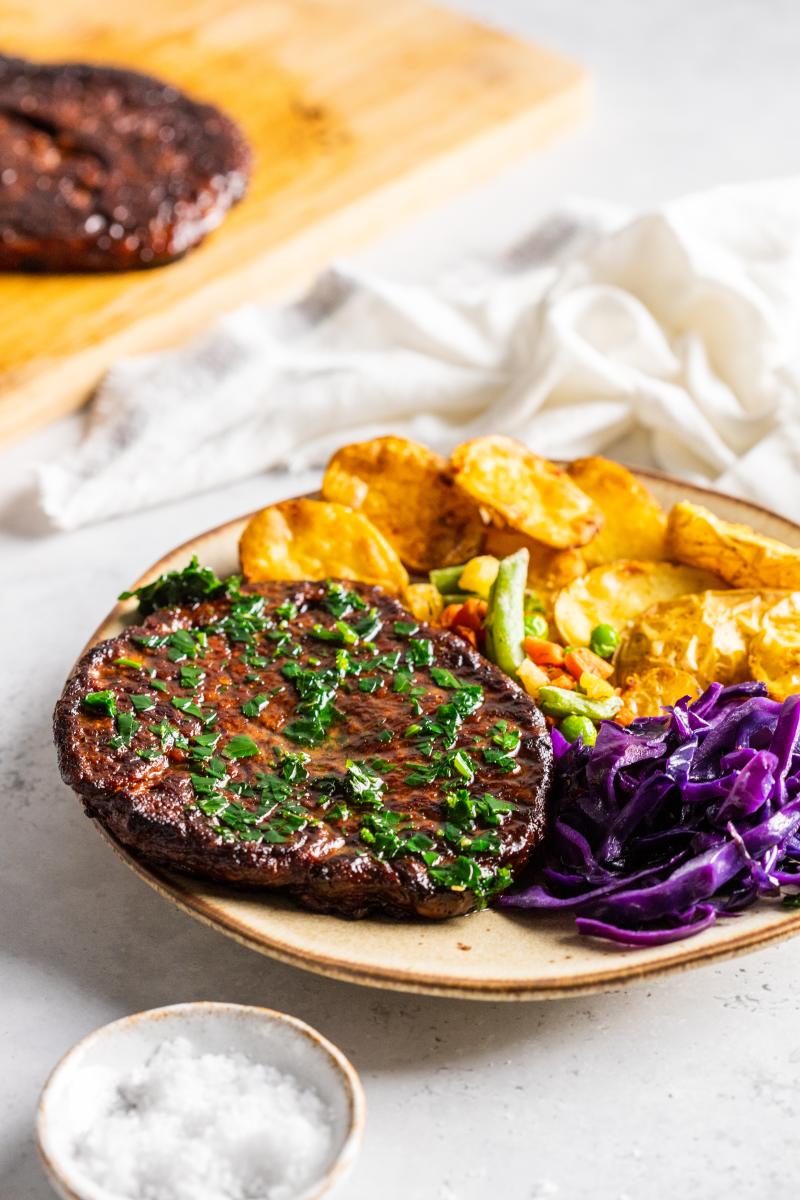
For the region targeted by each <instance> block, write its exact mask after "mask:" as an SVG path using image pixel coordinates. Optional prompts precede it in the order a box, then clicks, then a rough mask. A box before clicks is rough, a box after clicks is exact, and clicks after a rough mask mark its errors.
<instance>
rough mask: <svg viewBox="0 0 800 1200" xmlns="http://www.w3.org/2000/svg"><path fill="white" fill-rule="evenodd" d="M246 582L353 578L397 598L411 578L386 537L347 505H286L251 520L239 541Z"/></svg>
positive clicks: (314, 502) (312, 502)
mask: <svg viewBox="0 0 800 1200" xmlns="http://www.w3.org/2000/svg"><path fill="white" fill-rule="evenodd" d="M239 557H240V559H241V563H242V571H243V573H244V577H245V579H248V580H250V581H251V582H253V583H256V582H259V581H261V580H264V579H328V578H331V579H352V580H356V581H358V582H361V583H373V584H378V585H379V586H380V587H382V588H385V589H386V591H387V592H393V593H396V594H399V593H402V592H404V591H405V589H406V587H407V586H408V574H407V572H406V569H405V567H404V566H403V564H402V563H401V562H400V559H399V558H398V556H397V551H396V550H394V549H393V547H392V546H390V545H389V543H388V542H387V540H386V538H385V537H384V536H383V534H382V533H381V532H380V531H379V530H378V529H376V528H375V526H374V525H373V524H372V523H371V522H370V521H369V520H368V519H367V518H366V517H365V516H364V514H363V513H360V512H353V510H352V509H351V508H346V507H345V506H344V505H343V504H328V503H326V502H325V501H322V500H284V501H283V503H282V504H272V505H270V507H269V508H262V510H261V512H259V513H256V515H255V516H254V517H253V518H252V519H251V520H250V521H249V523H248V525H247V527H246V528H245V531H244V533H243V534H242V536H241V540H240V542H239Z"/></svg>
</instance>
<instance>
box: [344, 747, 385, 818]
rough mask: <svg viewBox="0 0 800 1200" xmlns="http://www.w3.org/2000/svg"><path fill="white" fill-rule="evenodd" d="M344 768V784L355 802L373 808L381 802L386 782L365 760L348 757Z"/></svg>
mask: <svg viewBox="0 0 800 1200" xmlns="http://www.w3.org/2000/svg"><path fill="white" fill-rule="evenodd" d="M345 768H346V771H347V775H346V779H345V785H346V787H347V790H348V792H349V794H350V796H351V797H352V799H353V800H354V801H355V802H356V803H357V804H361V805H367V806H371V807H375V808H377V807H379V806H380V805H381V804H383V792H384V791H385V790H386V783H385V781H384V780H383V779H382V778H381V776H380V775H379V774H378V773H377V771H375V770H373V768H372V767H370V766H369V765H368V764H367V763H365V762H355V761H354V760H353V759H350V758H349V759H348V760H347V762H346V764H345Z"/></svg>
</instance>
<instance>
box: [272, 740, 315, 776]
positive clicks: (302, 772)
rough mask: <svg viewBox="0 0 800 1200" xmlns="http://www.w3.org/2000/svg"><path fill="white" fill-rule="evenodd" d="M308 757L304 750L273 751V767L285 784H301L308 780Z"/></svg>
mask: <svg viewBox="0 0 800 1200" xmlns="http://www.w3.org/2000/svg"><path fill="white" fill-rule="evenodd" d="M308 762H309V756H308V755H307V754H306V752H305V750H296V751H293V750H282V749H280V748H279V747H278V748H276V750H275V766H276V767H277V768H278V770H279V771H280V773H281V775H282V776H283V778H284V779H285V780H286V782H287V783H302V782H303V781H304V780H306V779H308V767H307V763H308Z"/></svg>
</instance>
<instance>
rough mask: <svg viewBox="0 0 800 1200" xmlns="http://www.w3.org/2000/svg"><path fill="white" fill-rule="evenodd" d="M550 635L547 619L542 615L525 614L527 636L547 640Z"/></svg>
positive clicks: (536, 613)
mask: <svg viewBox="0 0 800 1200" xmlns="http://www.w3.org/2000/svg"><path fill="white" fill-rule="evenodd" d="M549 633H550V626H549V625H548V624H547V618H546V617H543V616H542V614H541V613H538V612H535V613H526V614H525V636H526V637H535V638H547V636H548V634H549Z"/></svg>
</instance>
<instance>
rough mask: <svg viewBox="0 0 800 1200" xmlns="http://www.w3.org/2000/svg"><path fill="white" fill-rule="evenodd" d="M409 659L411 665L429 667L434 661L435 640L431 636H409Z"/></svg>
mask: <svg viewBox="0 0 800 1200" xmlns="http://www.w3.org/2000/svg"><path fill="white" fill-rule="evenodd" d="M407 659H408V662H409V665H413V666H415V667H429V666H430V665H431V663H432V662H433V642H432V641H431V640H430V638H414V637H412V638H409V639H408V651H407Z"/></svg>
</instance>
